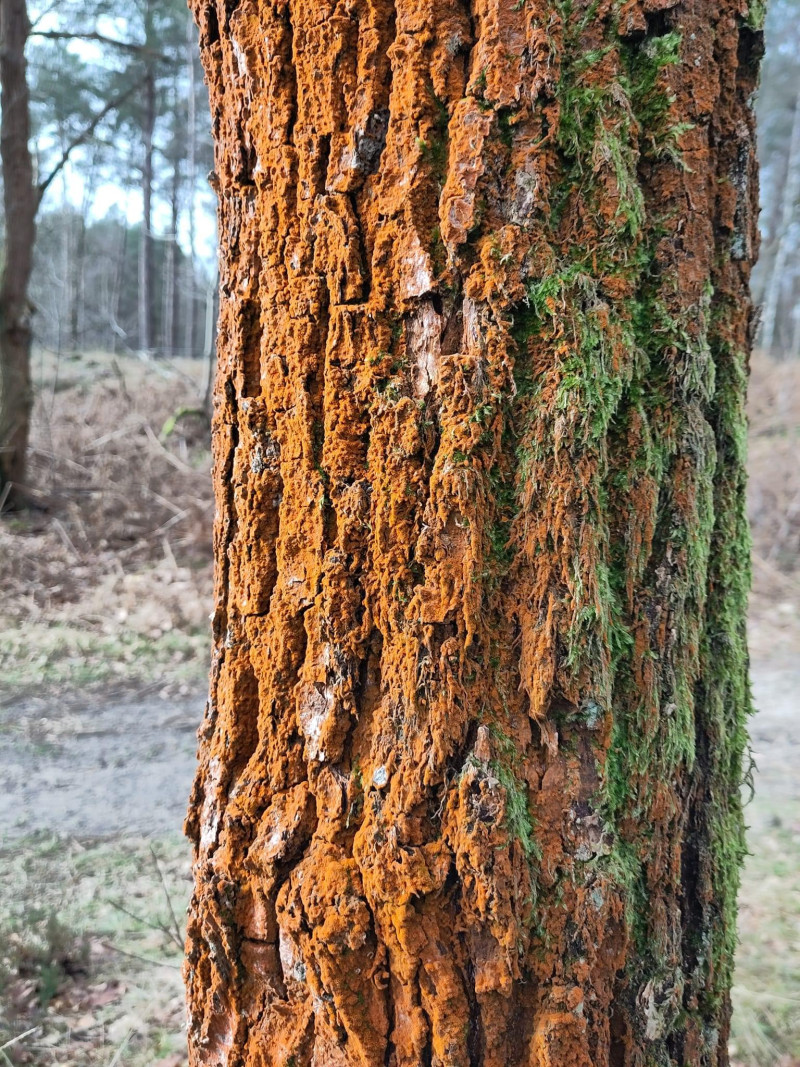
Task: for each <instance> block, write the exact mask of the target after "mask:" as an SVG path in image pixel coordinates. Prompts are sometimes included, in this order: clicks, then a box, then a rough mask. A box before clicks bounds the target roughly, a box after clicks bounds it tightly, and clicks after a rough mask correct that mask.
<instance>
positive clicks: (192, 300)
mask: <svg viewBox="0 0 800 1067" xmlns="http://www.w3.org/2000/svg"><path fill="white" fill-rule="evenodd" d="M195 33H196V31H195V27H194V22H193V21H192V18H191V15H189V17H188V25H187V63H186V74H187V78H188V82H189V89H188V92H189V99H188V104H187V122H188V126H189V129H188V130H187V134H186V136H187V144H186V169H187V173H188V181H187V187H188V190H187V191H188V196H187V205H186V208H187V221H188V225H189V233H188V240H189V249H188V254H187V255H186V256H184V259H183V271H184V284H183V289H184V299H183V303H184V307H185V309H186V310H185V312H184V314H185V319H184V332H183V348H184V355H186V356H189V357H192V356H194V319H195V314H196V311H197V293H196V281H195V256H194V246H195V209H194V207H195V194H196V190H197V87H196V85H195V69H194V68H195V62H196V58H195V57H196V54H197V52H196V37H195Z"/></svg>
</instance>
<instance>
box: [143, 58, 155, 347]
mask: <svg viewBox="0 0 800 1067" xmlns="http://www.w3.org/2000/svg"><path fill="white" fill-rule="evenodd" d="M148 62H149V61H148ZM142 91H143V93H144V104H143V107H144V112H143V117H142V150H143V160H142V235H141V239H140V242H139V351H140V352H142V353H143V354H144V355H152V354H153V339H154V324H153V318H154V316H153V134H154V131H155V125H156V83H155V71H154V70H153V69H152V67H149V68H148V70H147V73H146V75H145V78H144V84H143V89H142Z"/></svg>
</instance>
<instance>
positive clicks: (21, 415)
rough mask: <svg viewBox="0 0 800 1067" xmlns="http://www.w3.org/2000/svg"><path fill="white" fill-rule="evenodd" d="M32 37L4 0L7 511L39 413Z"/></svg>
mask: <svg viewBox="0 0 800 1067" xmlns="http://www.w3.org/2000/svg"><path fill="white" fill-rule="evenodd" d="M29 31H30V23H29V22H28V13H27V8H26V5H25V0H0V90H1V91H2V100H1V101H0V110H1V111H2V115H1V116H0V157H1V158H2V164H3V202H4V209H5V231H6V246H5V250H4V262H3V270H2V277H0V500H1V501H2V502H3V505H4V506H16V505H19V504H20V503H22V502H23V501H24V496H25V493H24V490H25V484H26V473H27V452H28V437H29V434H30V420H31V411H32V408H33V387H32V383H31V341H32V332H31V313H32V309H31V306H30V303H29V300H28V283H29V282H30V277H31V268H32V265H33V241H34V237H35V232H36V231H35V220H36V209H37V206H38V204H37V193H36V189H35V187H34V184H33V163H32V160H31V153H30V147H29V144H28V140H29V137H30V113H29V98H28V83H27V67H26V63H25V44H26V42H27V39H28V33H29ZM0 510H2V508H0Z"/></svg>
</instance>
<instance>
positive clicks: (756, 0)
mask: <svg viewBox="0 0 800 1067" xmlns="http://www.w3.org/2000/svg"><path fill="white" fill-rule="evenodd" d="M766 17H767V4H766V0H749V3H748V5H747V15H746V17H745V24H746V25H747V26H749V27H750V29H751V30H756V31H759V30H763V29H764V22H765V20H766Z"/></svg>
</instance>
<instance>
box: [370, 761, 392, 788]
mask: <svg viewBox="0 0 800 1067" xmlns="http://www.w3.org/2000/svg"><path fill="white" fill-rule="evenodd" d="M388 781H389V772H388V771H387V769H386V768H385V767H384V765H383V764H381V765H380V767H376V768H375V770H374V771H373V772H372V784H373V785H374V786H377V788H378V789H383V787H384V786H385V785H386V784H387V783H388Z"/></svg>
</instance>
